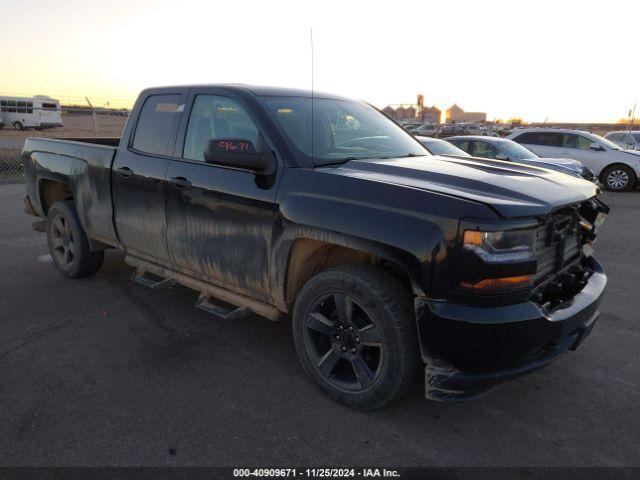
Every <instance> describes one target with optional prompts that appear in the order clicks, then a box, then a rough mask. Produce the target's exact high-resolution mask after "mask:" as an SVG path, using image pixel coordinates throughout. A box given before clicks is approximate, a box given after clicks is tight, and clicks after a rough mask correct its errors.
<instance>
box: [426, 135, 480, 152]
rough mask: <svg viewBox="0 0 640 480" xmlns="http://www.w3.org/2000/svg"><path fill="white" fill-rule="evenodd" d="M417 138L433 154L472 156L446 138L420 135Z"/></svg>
mask: <svg viewBox="0 0 640 480" xmlns="http://www.w3.org/2000/svg"><path fill="white" fill-rule="evenodd" d="M416 139H417V140H418V141H419V142H420V143H421V144H422V145H423V146H424V148H426V149H427V150H428V151H429V153H431V154H432V155H444V156H454V157H470V156H471V155H469V154H468V153H467V152H465V151H464V150H461V149H460V148H458V147H456V146H455V145H453V144H451V143H449V142H447V141H446V140H441V139H439V138H433V137H420V136H417V137H416Z"/></svg>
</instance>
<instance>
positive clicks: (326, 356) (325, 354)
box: [293, 265, 418, 410]
mask: <svg viewBox="0 0 640 480" xmlns="http://www.w3.org/2000/svg"><path fill="white" fill-rule="evenodd" d="M293 339H294V343H295V347H296V352H297V354H298V358H299V359H300V363H301V364H302V367H303V368H304V370H305V372H306V373H307V375H309V376H310V377H311V378H312V379H313V380H314V382H315V383H316V384H317V385H318V386H319V387H320V388H321V389H322V390H323V391H324V392H325V393H327V394H328V395H329V396H330V397H332V398H333V399H335V400H337V401H339V402H341V403H343V404H345V405H347V406H350V407H353V408H357V409H361V410H373V409H376V408H381V407H384V406H386V405H388V404H390V403H391V402H393V401H395V400H397V399H398V398H400V397H401V396H402V395H403V394H405V393H406V392H407V391H408V390H409V388H410V387H411V385H412V384H413V381H414V380H415V378H416V375H417V372H418V346H417V333H416V328H415V320H414V313H413V301H412V298H411V296H410V295H409V293H408V292H407V291H406V290H405V289H404V288H403V287H402V286H401V285H400V284H399V283H398V282H397V281H396V280H395V279H394V278H393V277H392V276H391V275H389V274H387V273H386V272H384V271H382V270H379V269H376V268H373V267H370V266H366V265H350V266H342V267H338V268H333V269H330V270H327V271H324V272H322V273H320V274H318V275H316V276H315V277H313V278H312V279H311V280H309V282H308V283H307V284H306V285H305V286H304V287H303V288H302V290H301V291H300V294H299V295H298V298H297V299H296V303H295V307H294V312H293Z"/></svg>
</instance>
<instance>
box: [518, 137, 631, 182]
mask: <svg viewBox="0 0 640 480" xmlns="http://www.w3.org/2000/svg"><path fill="white" fill-rule="evenodd" d="M507 138H509V139H511V140H514V141H516V142H518V143H520V144H522V145H524V146H525V147H527V148H528V149H530V150H533V151H534V152H535V153H537V154H538V155H540V156H541V157H552V158H573V159H575V160H580V162H582V163H583V164H584V165H586V166H587V167H589V168H590V169H591V170H592V171H593V173H595V174H596V175H597V176H598V178H599V179H600V181H601V182H602V183H603V184H604V186H605V188H606V189H607V190H612V191H614V192H622V191H624V190H630V189H631V188H632V187H633V186H634V185H636V184H637V181H638V177H639V176H640V151H633V150H623V149H622V148H620V147H619V146H618V145H616V144H615V143H613V142H611V141H610V140H607V139H606V138H603V137H601V136H600V135H595V134H593V133H589V132H583V131H580V130H569V129H560V128H529V129H522V130H518V131H516V132H514V133H512V134H511V135H509V136H508V137H507Z"/></svg>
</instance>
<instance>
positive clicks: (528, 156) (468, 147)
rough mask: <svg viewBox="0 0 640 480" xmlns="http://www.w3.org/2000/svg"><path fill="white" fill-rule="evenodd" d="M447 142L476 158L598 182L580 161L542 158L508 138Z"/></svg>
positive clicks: (453, 140) (459, 139)
mask: <svg viewBox="0 0 640 480" xmlns="http://www.w3.org/2000/svg"><path fill="white" fill-rule="evenodd" d="M447 141H448V142H451V143H452V144H454V145H455V146H456V147H458V148H460V149H462V150H464V151H465V152H467V153H468V154H470V155H472V156H474V157H481V158H491V159H494V160H504V161H508V162H518V163H524V164H526V165H532V166H534V167H541V168H549V169H551V170H556V171H558V172H562V173H566V174H568V175H573V176H574V177H580V178H584V179H585V180H589V181H591V182H595V181H596V180H597V177H596V176H595V175H594V173H593V172H592V171H591V170H590V169H589V168H587V167H585V166H584V165H582V164H581V163H580V162H579V161H578V160H572V159H569V158H541V157H540V156H538V155H537V154H536V153H534V152H532V151H531V150H529V149H528V148H526V147H523V146H522V145H520V144H519V143H516V142H514V141H513V140H509V139H507V138H497V137H485V136H473V135H467V136H458V137H449V138H447Z"/></svg>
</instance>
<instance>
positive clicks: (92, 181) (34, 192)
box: [22, 137, 120, 245]
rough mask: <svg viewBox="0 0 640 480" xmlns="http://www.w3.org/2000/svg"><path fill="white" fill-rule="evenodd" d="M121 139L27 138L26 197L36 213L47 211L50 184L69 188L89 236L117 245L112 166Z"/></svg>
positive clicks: (25, 149) (24, 155) (41, 215)
mask: <svg viewBox="0 0 640 480" xmlns="http://www.w3.org/2000/svg"><path fill="white" fill-rule="evenodd" d="M119 142H120V139H119V138H110V137H95V138H69V139H49V138H31V137H30V138H27V140H26V142H25V146H24V149H23V151H22V162H23V164H24V172H25V186H26V190H27V197H28V200H29V202H30V203H31V205H32V207H33V210H34V211H35V213H36V214H37V215H38V216H40V217H44V216H46V214H47V211H48V208H49V207H50V206H51V205H49V204H48V203H50V201H49V200H48V194H47V192H48V189H47V185H48V183H56V184H64V185H68V186H69V188H70V189H72V190H73V191H74V192H75V196H74V199H75V201H76V209H77V211H78V215H79V216H80V221H81V222H82V225H83V227H84V229H85V230H86V232H87V235H88V236H89V237H90V238H92V239H94V240H97V241H100V242H103V243H106V244H108V245H114V244H115V243H116V242H117V238H116V234H115V230H114V227H113V207H112V203H111V166H112V164H113V160H114V158H115V154H116V152H117V150H118V147H117V145H118V143H119Z"/></svg>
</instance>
